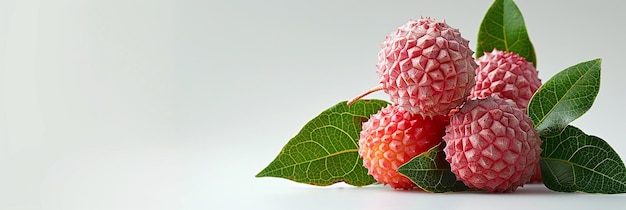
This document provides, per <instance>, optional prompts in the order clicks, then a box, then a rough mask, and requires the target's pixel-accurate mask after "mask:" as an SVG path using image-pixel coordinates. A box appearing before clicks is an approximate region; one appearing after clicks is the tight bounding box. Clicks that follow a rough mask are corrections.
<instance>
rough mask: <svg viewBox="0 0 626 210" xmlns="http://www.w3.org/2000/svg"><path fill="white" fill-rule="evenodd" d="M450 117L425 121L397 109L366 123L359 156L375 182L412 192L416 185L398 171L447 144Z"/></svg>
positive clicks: (381, 111) (420, 117) (387, 108)
mask: <svg viewBox="0 0 626 210" xmlns="http://www.w3.org/2000/svg"><path fill="white" fill-rule="evenodd" d="M447 124H448V118H447V117H446V116H438V117H434V118H432V119H431V118H427V119H424V118H423V117H422V116H420V115H415V114H411V113H409V112H408V111H406V110H404V109H403V108H401V107H399V106H396V105H389V106H387V107H385V108H382V109H381V110H380V111H378V113H376V114H373V115H372V116H371V117H370V119H369V120H368V121H366V122H365V123H363V130H362V131H361V133H360V139H359V155H360V156H361V157H362V158H363V166H365V168H367V169H368V174H370V175H372V176H373V177H374V179H376V180H377V181H379V182H381V183H383V184H389V185H390V186H391V187H393V188H395V189H412V188H414V187H415V184H414V183H413V182H411V180H409V179H408V178H406V177H404V176H402V175H401V174H400V173H398V171H397V169H398V167H400V166H401V165H402V164H404V163H406V162H408V161H409V160H411V159H412V158H413V157H415V156H417V155H419V154H421V153H423V152H425V151H427V150H428V149H430V148H432V147H433V146H435V145H437V144H439V143H441V142H442V141H443V139H442V137H443V135H444V134H445V126H446V125H447Z"/></svg>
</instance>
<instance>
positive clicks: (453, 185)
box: [398, 143, 468, 193]
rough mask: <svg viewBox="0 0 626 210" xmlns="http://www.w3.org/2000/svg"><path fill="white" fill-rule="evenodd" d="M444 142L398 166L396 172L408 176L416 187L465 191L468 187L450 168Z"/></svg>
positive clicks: (443, 190)
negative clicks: (457, 178) (458, 179)
mask: <svg viewBox="0 0 626 210" xmlns="http://www.w3.org/2000/svg"><path fill="white" fill-rule="evenodd" d="M443 145H444V144H443V143H441V144H439V145H437V146H434V147H433V148H431V149H430V150H428V151H426V152H424V153H422V154H420V155H418V156H415V157H414V158H413V159H411V160H410V161H409V162H407V163H405V164H403V165H402V166H400V167H399V168H398V172H399V173H401V174H402V175H404V176H406V177H407V178H409V179H410V180H411V181H413V183H415V184H416V185H417V186H418V187H420V188H422V189H423V190H425V191H428V192H436V193H442V192H455V191H466V190H468V187H467V186H465V184H463V182H461V181H457V180H456V176H455V175H454V173H452V171H451V170H450V164H449V163H448V162H447V161H446V159H445V157H446V155H445V153H444V152H443V147H444V146H443Z"/></svg>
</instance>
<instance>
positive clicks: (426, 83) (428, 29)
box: [376, 18, 477, 117]
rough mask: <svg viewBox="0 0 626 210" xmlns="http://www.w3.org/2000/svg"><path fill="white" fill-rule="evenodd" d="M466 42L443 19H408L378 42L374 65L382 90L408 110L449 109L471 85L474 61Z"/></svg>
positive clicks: (423, 112)
mask: <svg viewBox="0 0 626 210" xmlns="http://www.w3.org/2000/svg"><path fill="white" fill-rule="evenodd" d="M468 44H469V41H468V40H466V39H464V38H463V37H461V33H460V32H459V30H457V29H454V28H451V27H450V26H448V24H446V23H445V22H437V21H434V20H432V19H430V18H420V19H418V20H409V22H408V23H406V24H404V25H402V26H400V27H399V28H398V29H397V30H396V31H395V32H394V33H393V34H391V35H389V36H387V37H386V38H385V41H384V42H383V43H382V44H381V47H382V49H381V50H380V51H379V53H378V64H377V65H376V67H377V69H378V70H377V73H378V75H379V77H380V85H381V87H382V89H383V91H385V92H386V93H387V94H389V96H390V100H391V101H392V102H394V103H395V104H398V105H399V106H401V107H404V108H405V109H407V110H408V111H410V112H411V113H418V114H421V115H422V116H427V117H433V116H438V115H446V114H448V112H449V111H450V110H451V109H453V108H456V107H457V106H459V105H460V104H461V103H463V102H464V101H465V99H466V98H467V97H468V95H469V91H470V90H471V88H472V87H473V86H474V74H475V69H476V67H477V64H476V62H475V60H474V59H473V58H472V54H473V53H474V51H472V50H471V49H470V48H469V46H468Z"/></svg>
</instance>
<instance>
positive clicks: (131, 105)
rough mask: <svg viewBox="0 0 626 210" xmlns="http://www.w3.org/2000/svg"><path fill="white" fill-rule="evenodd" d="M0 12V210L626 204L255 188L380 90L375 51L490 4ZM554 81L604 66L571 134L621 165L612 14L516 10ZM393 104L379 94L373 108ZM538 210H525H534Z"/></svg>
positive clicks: (615, 11)
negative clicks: (563, 73) (588, 64)
mask: <svg viewBox="0 0 626 210" xmlns="http://www.w3.org/2000/svg"><path fill="white" fill-rule="evenodd" d="M388 2H389V3H382V1H352V0H347V1H330V0H323V1H288V0H266V1H255V0H242V1H212V0H210V1H200V0H197V1H195V0H180V1H175V0H170V1H167V0H153V1H148V0H91V1H78V0H45V1H44V0H40V1H38V0H0V209H299V208H302V209H342V208H343V209H358V208H360V209H415V208H429V207H441V205H445V207H448V208H450V209H455V208H456V209H476V208H481V209H489V208H494V209H495V208H502V207H505V208H507V209H542V208H543V209H556V208H561V207H563V208H567V209H594V208H598V209H605V208H611V207H612V208H616V207H618V206H624V204H626V197H625V195H589V194H579V193H576V194H566V193H553V192H550V191H548V190H546V189H545V188H542V187H541V186H529V187H526V188H523V189H520V190H519V192H516V193H513V194H504V195H500V194H482V193H458V194H427V193H420V192H398V191H393V190H391V189H390V188H388V187H381V186H374V187H366V188H355V187H350V186H344V185H341V184H339V185H334V186H331V187H311V186H306V185H302V184H296V183H292V182H290V181H287V180H284V179H275V178H263V179H257V178H254V175H255V174H256V173H258V172H259V171H260V170H261V169H263V168H264V167H265V166H266V165H267V164H268V163H269V162H270V161H271V160H272V159H273V158H274V157H275V156H276V154H278V152H279V151H280V149H281V147H282V146H283V145H284V144H285V143H286V142H287V140H288V139H289V138H291V137H292V136H293V135H295V134H296V132H297V131H298V130H299V129H300V128H301V126H303V125H304V124H305V123H306V122H307V121H308V120H309V119H311V118H312V117H314V116H315V115H317V114H318V113H319V112H320V111H322V110H324V109H326V108H327V107H329V106H331V105H333V104H335V103H337V102H338V101H341V100H346V99H349V98H351V97H352V96H354V95H356V94H359V93H361V92H362V91H363V90H366V89H368V88H370V87H371V86H373V85H375V84H376V82H377V77H376V74H375V67H374V65H375V62H376V53H377V52H378V50H379V44H380V42H382V41H383V39H384V36H385V35H387V34H389V33H391V32H392V31H393V30H394V29H395V28H396V27H397V26H399V25H401V24H403V23H405V22H406V21H407V20H408V19H409V18H418V17H419V16H431V17H434V18H436V19H446V20H447V22H448V23H449V24H450V25H451V26H453V27H456V28H459V29H460V30H461V33H462V34H463V35H464V36H465V37H466V38H467V39H469V40H470V45H471V46H472V48H473V47H474V46H475V44H476V34H477V30H478V26H479V24H480V20H481V19H482V16H483V15H484V13H485V12H486V10H487V8H488V7H489V5H490V4H491V1H486V0H485V1H425V0H410V1H388ZM518 5H519V7H520V8H521V10H522V12H523V14H524V15H525V19H526V23H527V26H528V30H529V33H530V36H531V39H532V41H533V43H534V44H535V48H536V52H537V56H538V69H539V71H540V76H541V77H542V78H543V79H544V81H545V80H547V79H548V78H549V77H550V76H552V75H553V74H555V73H556V72H558V71H559V70H561V69H563V68H565V67H568V66H571V65H573V64H576V63H579V62H582V61H586V60H590V59H594V58H598V57H600V58H603V65H602V67H603V71H602V84H601V90H600V95H599V96H598V98H597V101H596V103H595V105H594V106H593V107H592V110H591V111H590V112H588V113H587V114H586V115H585V116H584V117H582V118H581V119H579V120H577V121H576V122H575V123H574V124H575V125H576V126H578V127H580V128H581V129H582V130H584V131H586V132H587V133H589V134H594V135H597V136H600V137H602V138H604V139H605V140H606V141H608V142H609V143H610V144H611V145H612V146H613V148H614V149H615V150H616V151H617V152H618V153H619V154H620V155H621V156H622V157H623V158H624V157H626V143H625V142H626V141H624V139H626V134H625V133H624V132H623V127H624V126H625V125H626V123H624V120H623V119H624V118H626V112H624V111H621V110H622V109H623V107H626V101H625V100H623V99H622V98H623V96H624V93H623V81H622V80H623V78H626V73H625V71H624V68H623V65H622V64H623V61H624V60H625V58H626V55H625V54H624V53H623V52H624V50H623V49H626V41H624V39H623V38H621V37H622V34H625V33H624V32H625V31H624V30H625V29H624V27H622V26H623V22H624V21H625V20H626V16H625V15H624V14H623V12H622V11H624V10H626V6H624V3H622V2H621V1H608V0H606V1H604V0H601V1H585V2H582V1H565V0H559V1H538V0H533V1H519V2H518ZM372 97H375V98H382V99H387V98H386V97H385V96H384V95H382V94H375V95H372ZM528 207H531V208H528Z"/></svg>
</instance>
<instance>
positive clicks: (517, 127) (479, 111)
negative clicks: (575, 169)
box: [443, 97, 541, 192]
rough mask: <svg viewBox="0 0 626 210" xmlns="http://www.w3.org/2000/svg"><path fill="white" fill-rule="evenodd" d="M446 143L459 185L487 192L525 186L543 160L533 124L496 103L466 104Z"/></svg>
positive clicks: (453, 119)
mask: <svg viewBox="0 0 626 210" xmlns="http://www.w3.org/2000/svg"><path fill="white" fill-rule="evenodd" d="M443 139H444V141H445V143H446V147H445V148H444V152H445V154H446V160H447V161H448V162H450V167H451V169H452V172H453V173H454V174H455V175H456V176H457V179H459V180H461V181H463V182H464V183H465V184H466V185H467V186H469V187H472V188H476V189H482V190H486V191H489V192H510V191H515V190H516V189H517V187H520V186H523V185H524V184H525V183H527V182H528V181H529V180H530V178H531V176H532V175H533V174H534V172H535V169H536V166H537V163H538V162H539V160H540V153H541V148H540V146H541V140H540V139H539V134H538V133H537V131H536V130H535V129H534V128H533V122H532V121H531V120H530V118H529V117H528V116H527V115H526V114H525V112H524V111H522V109H520V108H518V107H517V105H515V104H514V103H513V102H512V101H510V100H505V99H500V98H498V97H488V98H485V99H477V100H470V101H467V102H466V103H465V104H464V105H463V107H462V108H461V109H460V110H459V111H458V112H457V113H455V114H454V115H452V116H451V117H450V125H448V126H447V127H446V135H445V136H444V137H443Z"/></svg>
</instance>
